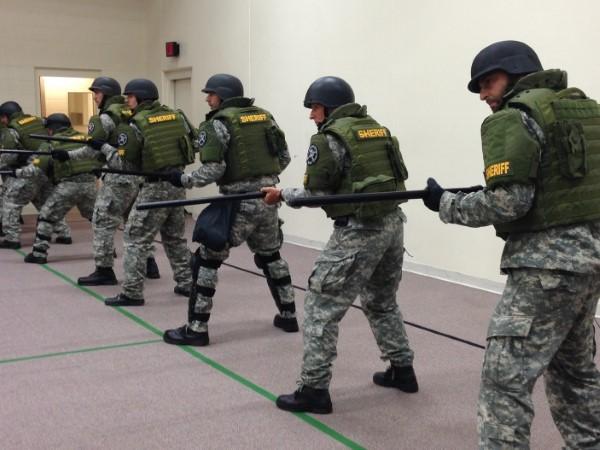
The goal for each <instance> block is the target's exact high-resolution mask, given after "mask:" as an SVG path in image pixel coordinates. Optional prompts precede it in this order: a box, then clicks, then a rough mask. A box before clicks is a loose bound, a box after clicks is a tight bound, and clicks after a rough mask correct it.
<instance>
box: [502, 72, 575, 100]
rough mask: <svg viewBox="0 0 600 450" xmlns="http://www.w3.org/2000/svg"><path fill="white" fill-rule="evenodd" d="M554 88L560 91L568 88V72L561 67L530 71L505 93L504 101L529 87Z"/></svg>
mask: <svg viewBox="0 0 600 450" xmlns="http://www.w3.org/2000/svg"><path fill="white" fill-rule="evenodd" d="M541 88H546V89H552V90H553V91H560V90H561V89H566V88H567V72H565V71H564V70H560V69H550V70H542V71H540V72H534V73H530V74H529V75H525V76H524V77H523V78H520V79H519V81H517V82H516V83H515V85H514V86H513V88H512V89H511V90H510V91H508V92H507V93H506V94H504V103H506V101H507V100H509V99H510V98H512V97H514V96H515V95H517V94H518V93H520V92H523V91H526V90H528V89H541Z"/></svg>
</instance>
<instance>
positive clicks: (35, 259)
mask: <svg viewBox="0 0 600 450" xmlns="http://www.w3.org/2000/svg"><path fill="white" fill-rule="evenodd" d="M25 262H26V263H33V264H46V263H47V262H48V258H47V257H46V256H35V255H34V254H33V252H31V253H28V254H27V256H25Z"/></svg>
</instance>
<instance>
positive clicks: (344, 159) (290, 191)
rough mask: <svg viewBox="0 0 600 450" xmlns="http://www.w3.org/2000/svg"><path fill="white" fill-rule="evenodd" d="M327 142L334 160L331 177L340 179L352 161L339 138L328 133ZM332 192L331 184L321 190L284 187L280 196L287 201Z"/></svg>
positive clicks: (333, 191) (330, 193)
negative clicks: (333, 170)
mask: <svg viewBox="0 0 600 450" xmlns="http://www.w3.org/2000/svg"><path fill="white" fill-rule="evenodd" d="M327 142H328V144H329V148H330V149H331V153H332V154H333V159H334V161H335V176H334V177H333V178H334V179H337V180H339V179H341V177H342V174H344V172H345V171H348V170H350V167H351V164H352V163H351V161H350V158H349V155H348V151H347V150H346V148H345V147H344V145H343V144H342V142H341V141H340V140H339V139H337V138H336V137H334V136H331V135H329V134H328V135H327ZM334 184H335V182H334ZM334 193H335V188H334V185H333V184H332V187H331V189H323V190H311V189H306V188H285V189H283V190H282V191H281V197H282V198H283V200H284V201H285V202H288V201H290V200H292V199H296V198H306V197H313V196H317V195H332V194H334Z"/></svg>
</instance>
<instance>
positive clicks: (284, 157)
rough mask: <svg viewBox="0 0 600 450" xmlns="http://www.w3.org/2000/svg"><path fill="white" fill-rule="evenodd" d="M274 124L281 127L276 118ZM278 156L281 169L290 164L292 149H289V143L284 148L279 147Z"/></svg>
mask: <svg viewBox="0 0 600 450" xmlns="http://www.w3.org/2000/svg"><path fill="white" fill-rule="evenodd" d="M272 122H273V125H275V126H276V127H277V128H279V125H278V124H277V122H276V121H275V119H273V121H272ZM277 150H278V151H277V158H278V159H279V167H281V170H284V169H285V168H286V167H287V166H289V164H290V162H291V161H292V157H291V156H290V151H289V150H288V146H287V144H286V145H284V146H283V148H279V149H277Z"/></svg>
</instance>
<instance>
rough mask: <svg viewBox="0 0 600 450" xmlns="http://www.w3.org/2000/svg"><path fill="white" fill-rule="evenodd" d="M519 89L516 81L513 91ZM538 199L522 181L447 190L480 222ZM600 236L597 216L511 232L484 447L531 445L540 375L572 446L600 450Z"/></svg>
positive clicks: (451, 211)
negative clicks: (599, 328)
mask: <svg viewBox="0 0 600 450" xmlns="http://www.w3.org/2000/svg"><path fill="white" fill-rule="evenodd" d="M565 79H566V77H565ZM544 83H547V81H546V82H543V83H542V84H541V86H544ZM549 87H552V88H554V86H549ZM520 90H521V88H520V85H519V84H518V83H517V86H516V87H515V88H514V92H512V93H513V94H515V93H517V92H519V91H520ZM492 116H494V115H492ZM523 127H525V128H526V129H527V130H528V131H529V132H530V133H531V132H532V131H533V130H532V128H535V127H531V121H530V120H524V121H523ZM537 128H538V129H539V127H537ZM536 131H537V132H536V133H533V134H532V136H533V137H534V138H535V139H537V140H538V141H539V139H540V136H539V130H536ZM536 134H537V136H536ZM516 153H517V154H519V153H520V152H516ZM535 197H536V188H535V185H533V184H523V183H513V184H509V183H508V184H505V185H497V186H493V187H492V188H486V189H485V190H483V191H480V192H477V193H472V194H468V195H466V194H463V193H459V194H451V193H448V192H445V193H444V194H443V195H442V197H441V202H440V211H439V215H440V218H441V219H442V220H443V221H444V222H446V223H456V224H461V225H466V226H471V227H481V226H486V225H490V224H504V223H510V222H512V221H515V220H516V219H518V218H521V217H523V216H524V215H525V214H527V212H528V211H529V210H530V209H531V208H532V205H534V198H535ZM598 236H600V222H596V221H592V222H587V223H576V224H573V225H566V226H555V227H551V228H546V229H543V230H541V231H530V232H513V233H509V234H508V236H507V238H506V244H505V246H504V252H503V255H502V261H501V269H502V271H503V272H504V273H506V274H508V280H507V283H506V287H505V289H504V292H503V294H502V298H501V300H500V302H499V303H498V305H497V306H496V309H495V311H494V314H493V315H492V318H491V322H490V325H489V328H488V334H487V338H488V345H487V349H486V354H485V361H484V365H483V371H482V381H481V389H480V395H479V413H478V431H479V438H480V441H479V446H480V448H481V449H507V448H515V449H516V448H518V449H525V448H529V436H530V427H531V421H532V419H533V404H532V401H531V393H532V390H533V387H534V384H535V382H536V380H537V379H538V378H539V377H540V375H544V378H545V382H546V383H545V384H546V395H547V397H548V403H549V405H550V409H551V412H552V416H553V418H554V421H555V423H556V424H557V427H558V429H559V431H560V432H561V435H562V436H563V439H564V440H565V442H566V444H567V448H572V449H575V448H577V449H580V448H595V449H598V448H600V373H599V372H598V369H597V367H596V365H595V363H594V354H595V345H594V327H593V319H594V314H595V310H596V304H597V302H598V298H599V296H600V279H599V278H598V274H599V273H600V239H599V237H598Z"/></svg>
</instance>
